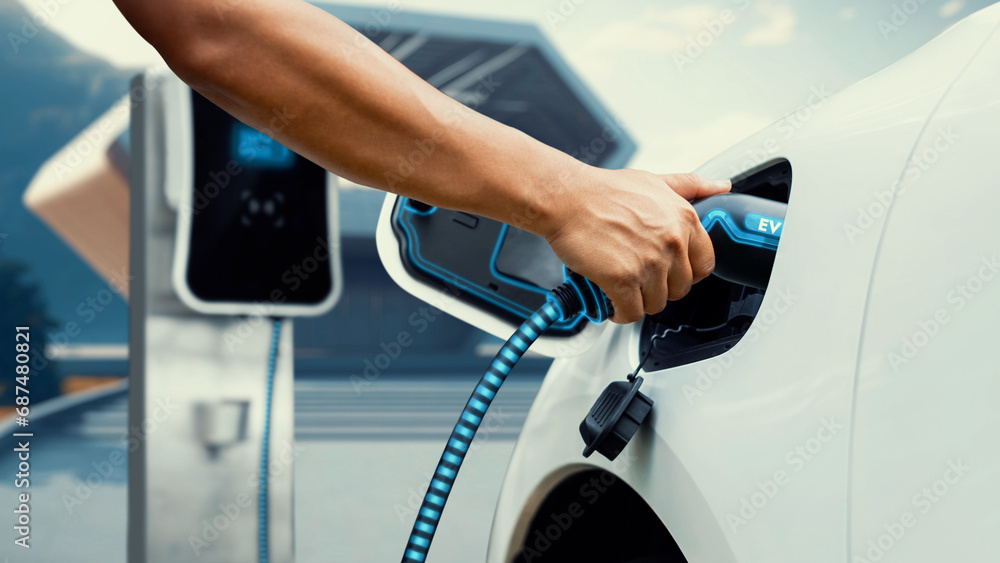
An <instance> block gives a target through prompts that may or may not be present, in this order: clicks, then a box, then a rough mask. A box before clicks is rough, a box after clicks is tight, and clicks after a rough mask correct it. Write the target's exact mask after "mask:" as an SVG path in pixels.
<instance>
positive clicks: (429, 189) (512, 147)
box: [117, 0, 584, 235]
mask: <svg viewBox="0 0 1000 563" xmlns="http://www.w3.org/2000/svg"><path fill="white" fill-rule="evenodd" d="M117 2H118V4H119V7H120V8H121V9H122V12H123V13H124V14H125V16H126V17H127V18H128V19H129V21H130V22H131V23H132V24H133V26H135V27H136V29H138V30H139V31H140V33H142V34H143V35H144V36H145V37H146V39H147V40H149V41H150V43H152V44H153V46H154V47H156V48H157V49H158V50H159V51H160V53H161V54H163V56H164V58H165V59H166V61H167V63H168V64H169V65H171V67H173V68H174V69H175V71H176V72H177V73H178V74H179V75H180V76H181V78H183V79H184V80H185V81H187V82H188V83H189V84H191V85H192V86H193V87H194V88H195V89H197V90H198V91H199V92H201V93H202V94H204V95H205V96H206V97H208V98H209V99H211V100H212V101H214V102H215V103H216V104H218V105H219V106H221V107H222V108H224V109H226V110H227V111H229V112H230V113H232V114H233V115H235V116H236V117H237V118H239V119H241V120H242V121H244V122H246V123H248V124H250V125H253V126H254V127H257V128H258V129H260V130H262V131H264V132H265V133H268V134H269V135H271V136H272V137H274V138H275V139H277V140H278V141H280V142H282V143H283V144H285V145H287V146H289V147H290V148H292V149H293V150H295V151H297V152H299V153H300V154H302V155H303V156H306V157H307V158H309V159H310V160H313V161H314V162H316V163H318V164H320V165H321V166H323V167H325V168H327V169H328V170H331V171H332V172H334V173H336V174H338V175H340V176H342V177H344V178H347V179H349V180H352V181H355V182H358V183H361V184H365V185H369V186H372V187H375V188H379V189H383V190H387V191H391V192H394V193H398V194H400V195H404V196H409V197H414V198H416V199H419V200H421V201H424V202H426V203H428V204H431V205H436V206H441V207H447V208H451V209H458V210H463V211H468V212H471V213H476V214H479V215H484V216H487V217H492V218H494V219H498V220H500V221H504V222H507V223H515V224H518V225H519V226H521V227H523V228H525V229H527V230H529V231H532V232H535V233H537V234H542V235H547V234H549V232H551V230H552V229H553V228H554V226H555V225H556V224H558V223H560V222H561V219H559V218H557V217H555V216H556V215H557V214H558V213H559V212H558V209H559V207H560V206H559V205H558V200H557V196H556V194H557V193H558V191H559V189H560V188H559V185H560V183H563V182H564V181H565V179H566V178H569V177H573V176H575V175H576V174H577V173H578V172H579V171H580V170H581V169H582V168H584V165H582V164H580V163H578V162H577V161H576V160H574V159H572V158H570V157H569V156H567V155H565V154H563V153H561V152H559V151H556V150H555V149H552V148H550V147H547V146H545V145H543V144H542V143H539V142H537V141H535V140H534V139H531V138H530V137H528V136H527V135H524V134H523V133H521V132H519V131H517V130H514V129H512V128H510V127H507V126H504V125H502V124H500V123H497V122H495V121H493V120H491V119H488V118H486V117H484V116H482V115H480V114H478V113H476V112H474V111H472V110H469V109H468V108H466V107H465V106H463V105H461V104H460V103H458V102H456V101H454V100H452V99H451V98H449V97H448V96H446V95H444V94H442V93H441V92H439V91H438V90H437V89H435V88H434V87H432V86H431V85H429V84H427V83H426V82H425V81H423V80H422V79H420V78H419V77H418V76H416V75H414V74H413V73H412V72H410V71H409V70H408V69H406V68H405V67H404V66H403V65H402V64H400V63H399V62H398V61H396V60H395V59H393V58H392V57H391V56H389V55H388V54H387V53H385V52H384V51H383V50H381V49H380V48H378V47H377V46H375V45H374V44H372V43H371V42H370V41H368V39H367V38H365V37H363V36H361V35H360V34H359V33H357V32H356V31H355V30H354V29H352V28H351V27H349V26H347V25H346V24H344V23H343V22H341V21H339V20H337V19H336V18H334V17H332V16H330V15H329V14H327V13H326V12H324V11H322V10H320V9H319V8H316V7H314V6H311V5H309V4H306V3H305V2H289V1H287V0H243V1H242V2H234V3H232V4H228V3H226V2H216V3H213V2H206V1H204V0H174V1H172V2H166V1H161V2H158V3H155V5H154V6H155V7H151V6H148V5H147V3H148V0H117ZM165 12H166V13H169V14H174V15H173V16H170V17H172V18H174V20H176V21H175V22H171V24H170V25H164V24H163V22H162V21H161V20H158V19H154V18H159V16H160V15H162V14H164V13H165ZM177 14H185V15H177ZM171 28H174V29H175V30H176V32H174V31H171ZM192 37H200V39H192Z"/></svg>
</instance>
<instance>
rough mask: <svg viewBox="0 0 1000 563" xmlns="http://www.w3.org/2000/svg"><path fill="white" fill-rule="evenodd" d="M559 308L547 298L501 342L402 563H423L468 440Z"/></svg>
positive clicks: (446, 453) (560, 315)
mask: <svg viewBox="0 0 1000 563" xmlns="http://www.w3.org/2000/svg"><path fill="white" fill-rule="evenodd" d="M561 307H562V306H561V305H560V304H559V303H558V300H557V299H554V298H551V297H550V298H549V300H548V301H546V302H545V305H542V307H541V309H539V310H538V311H537V312H535V313H534V314H533V315H531V317H529V318H528V320H526V321H524V323H522V324H521V326H520V327H519V328H518V329H517V331H516V332H514V334H513V335H512V336H511V337H510V338H509V339H508V340H507V342H504V345H503V346H501V347H500V351H499V352H497V355H496V356H495V357H494V358H493V362H492V363H490V368H489V369H488V370H486V374H484V375H483V377H482V379H480V380H479V384H478V385H476V388H475V390H474V391H473V392H472V396H471V397H469V401H468V402H467V403H465V409H464V410H463V411H462V416H461V417H460V418H459V419H458V423H457V424H455V429H454V430H452V431H451V437H449V439H448V444H447V446H445V448H444V453H443V454H441V460H440V461H439V462H438V466H437V469H436V470H435V471H434V477H433V478H432V479H431V483H430V485H429V486H428V487H427V494H425V495H424V502H423V503H422V504H421V505H420V510H419V512H418V513H417V520H416V522H414V523H413V530H412V531H411V532H410V539H409V541H408V542H407V544H406V551H405V552H404V554H403V563H423V561H424V560H425V559H426V558H427V552H428V551H429V550H430V547H431V540H432V539H434V532H436V531H437V527H438V522H439V521H440V520H441V513H442V511H443V510H444V504H445V502H447V501H448V495H449V494H451V488H452V486H453V485H454V484H455V477H456V476H457V475H458V470H459V469H460V468H461V467H462V462H463V461H464V460H465V454H466V452H468V451H469V445H470V444H472V438H473V437H474V436H475V435H476V431H477V430H479V425H480V424H482V422H483V417H484V416H485V415H486V409H488V408H489V406H490V403H492V402H493V398H494V397H496V393H497V390H499V389H500V386H501V385H502V384H503V382H504V380H505V379H507V374H509V373H510V370H511V368H513V367H514V364H516V363H517V361H518V360H519V359H521V356H523V355H524V353H525V352H526V351H527V350H528V347H529V346H531V344H532V343H533V342H534V341H535V340H536V339H537V338H538V337H539V336H541V334H542V333H543V332H545V330H546V329H548V328H549V327H550V326H551V325H552V324H553V323H555V322H557V321H559V320H562V319H564V314H563V312H562V310H561ZM575 315H576V313H575V312H573V314H572V315H571V316H570V318H572V317H573V316H575Z"/></svg>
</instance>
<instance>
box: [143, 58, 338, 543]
mask: <svg viewBox="0 0 1000 563" xmlns="http://www.w3.org/2000/svg"><path fill="white" fill-rule="evenodd" d="M132 86H133V88H132V91H133V92H142V93H143V96H142V97H141V99H140V97H138V96H136V97H135V102H136V104H135V106H134V109H133V112H132V117H131V165H130V179H129V180H130V185H131V202H130V206H131V209H130V214H131V222H130V242H131V245H130V262H131V265H130V269H131V276H132V281H131V302H130V319H129V321H130V329H129V336H130V341H129V354H130V365H129V379H130V392H129V425H128V428H129V430H128V432H129V435H128V436H129V440H128V443H129V487H128V496H129V499H128V508H129V518H128V522H129V529H128V560H129V561H135V562H139V561H143V562H147V561H148V562H161V561H162V562H167V561H169V562H171V563H176V562H181V561H200V562H221V561H255V560H258V557H260V558H261V560H262V561H264V560H266V561H273V562H290V561H292V560H293V548H294V542H293V537H294V536H293V521H292V520H293V518H292V516H293V505H292V503H293V480H292V475H293V462H294V455H295V454H294V449H293V447H292V446H293V411H294V409H293V402H292V400H293V388H292V387H293V358H292V352H293V345H292V341H293V326H292V322H291V321H290V320H288V319H286V318H285V317H290V316H300V315H318V314H321V313H323V312H325V311H327V310H329V309H330V308H331V307H332V306H333V305H334V304H335V303H336V300H337V298H338V296H339V294H340V288H341V285H342V284H341V266H340V255H339V234H338V221H337V217H338V208H337V190H336V189H335V185H336V178H335V177H334V176H333V175H331V174H329V173H328V172H326V171H325V170H323V169H322V168H320V167H319V166H317V165H315V164H313V163H311V162H309V161H307V160H305V159H304V158H302V157H300V156H298V155H297V154H295V153H293V152H292V151H290V150H289V149H287V148H285V147H283V146H282V145H280V144H278V143H277V142H276V141H274V140H273V139H271V138H270V136H268V135H267V134H266V133H267V132H266V131H263V132H262V131H257V130H255V129H253V128H251V127H248V126H247V125H244V124H242V123H240V122H238V121H237V120H235V119H234V118H232V117H230V116H229V115H228V114H226V113H225V112H224V111H222V110H221V109H219V108H218V107H216V106H215V105H214V104H212V103H211V102H209V101H208V100H206V99H204V98H203V97H201V96H200V95H199V94H197V93H196V92H193V91H192V90H191V89H190V88H188V87H187V86H186V85H184V84H183V83H182V82H181V81H180V80H179V79H178V78H177V77H176V76H173V75H172V74H170V73H159V72H148V73H146V74H144V75H140V76H138V77H136V78H135V79H134V81H133V85H132ZM279 318H282V319H283V320H281V321H280V322H279V321H278V320H277V319H279ZM272 319H274V320H275V322H274V323H272V322H271V321H272ZM262 483H266V487H264V488H262V487H261V484H262ZM163 515H169V518H166V517H164V516H163Z"/></svg>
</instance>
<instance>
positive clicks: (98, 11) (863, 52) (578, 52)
mask: <svg viewBox="0 0 1000 563" xmlns="http://www.w3.org/2000/svg"><path fill="white" fill-rule="evenodd" d="M17 1H19V2H21V3H22V4H23V5H25V6H26V7H27V8H28V9H29V11H32V12H34V11H37V10H39V9H40V8H39V6H41V5H42V0H17ZM57 1H58V4H59V6H60V9H59V11H58V12H57V13H56V14H55V15H54V16H53V17H51V18H49V23H48V24H47V25H48V27H49V29H51V30H52V31H55V32H56V33H59V34H61V35H62V36H63V37H65V38H66V39H67V40H68V41H69V42H70V43H72V44H74V45H76V46H78V47H79V48H80V49H82V50H84V51H87V52H89V53H91V54H94V55H97V56H99V57H102V58H104V59H106V60H108V61H109V62H111V63H112V64H114V65H116V66H118V67H122V68H139V67H144V66H150V65H153V64H156V63H157V62H158V61H159V57H158V55H157V54H156V52H155V50H153V49H152V47H150V46H149V45H148V44H147V43H145V41H143V40H142V38H141V37H139V36H138V35H137V34H136V33H135V32H134V31H133V30H132V29H131V27H129V25H128V23H127V22H126V21H125V20H124V18H123V17H122V16H121V15H120V14H119V13H118V11H117V9H116V8H115V6H114V4H113V3H112V2H111V0H57ZM216 1H223V0H216ZM288 1H289V2H291V1H298V0H288ZM49 3H50V5H51V4H52V2H51V0H50V2H49ZM992 3H993V1H992V0H857V1H855V0H825V1H821V2H817V1H816V0H811V1H810V0H711V1H702V2H698V1H667V0H660V1H648V0H475V1H469V0H360V1H356V2H351V4H354V5H362V6H370V7H371V8H372V10H379V9H385V8H390V7H391V8H393V9H396V6H397V5H398V6H400V7H401V8H402V9H403V10H406V11H414V12H425V13H441V14H449V15H459V16H470V17H479V18H491V19H503V20H513V21H521V22H531V23H534V24H536V25H537V26H538V27H540V28H541V29H542V30H543V32H544V33H545V34H546V35H547V36H548V37H549V38H550V39H551V40H552V41H553V43H555V45H556V46H557V48H558V49H559V50H560V51H561V53H562V54H563V56H564V57H565V58H566V59H567V60H568V61H569V64H570V66H571V67H572V68H573V69H574V70H575V71H576V72H577V73H578V74H580V76H581V77H582V78H583V80H584V82H585V83H586V84H588V85H589V86H590V87H591V88H592V89H593V90H595V92H596V93H597V95H598V97H599V98H600V99H601V100H602V101H603V102H604V103H605V104H606V105H607V106H608V107H609V108H610V109H611V111H612V113H614V114H615V115H617V116H618V117H619V118H620V119H621V120H622V122H623V123H624V124H625V127H626V129H628V130H629V131H630V132H631V133H632V135H633V137H634V138H635V139H636V140H637V142H638V144H639V152H638V153H637V155H636V157H635V158H634V159H633V161H632V162H631V163H630V166H631V167H635V168H643V169H648V170H653V171H655V172H659V173H668V172H685V171H690V170H693V169H695V168H696V167H697V166H699V165H700V164H701V163H703V162H704V161H706V160H708V159H709V158H711V157H712V156H714V155H715V154H717V153H719V152H721V151H723V150H725V149H726V148H727V147H729V146H731V145H733V144H735V143H736V142H738V141H740V140H741V139H743V138H745V137H747V136H749V135H750V134H752V133H754V132H755V131H757V130H759V129H761V128H763V127H765V126H767V125H768V124H770V123H773V122H774V121H776V120H778V119H780V118H781V117H782V116H784V115H786V114H788V113H790V112H792V111H794V110H796V109H797V108H799V107H801V106H803V105H805V104H806V103H808V101H809V98H810V96H812V95H813V93H814V92H816V91H825V92H835V91H838V90H841V89H843V88H845V87H847V86H849V85H850V84H852V83H853V82H856V81H857V80H860V79H862V78H864V77H866V76H868V75H870V74H872V73H874V72H876V71H878V70H879V69H881V68H883V67H885V66H887V65H888V64H891V63H892V62H894V61H896V60H898V59H899V58H901V57H903V56H905V55H907V54H908V53H910V52H912V51H913V50H915V49H916V48H918V47H919V46H920V45H922V44H924V43H926V42H927V41H928V40H930V39H932V38H933V37H934V36H936V35H938V34H939V33H941V32H942V31H943V30H945V29H946V28H947V27H949V26H950V25H952V24H953V23H955V22H957V21H959V20H960V19H962V18H963V17H965V16H967V15H969V14H971V13H973V12H974V11H976V10H978V9H980V8H983V7H985V6H988V5H990V4H992Z"/></svg>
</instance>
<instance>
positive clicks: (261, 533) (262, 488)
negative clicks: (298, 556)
mask: <svg viewBox="0 0 1000 563" xmlns="http://www.w3.org/2000/svg"><path fill="white" fill-rule="evenodd" d="M280 341H281V319H274V329H273V330H272V332H271V351H270V353H269V354H268V358H267V384H266V391H265V396H264V430H263V432H262V433H261V445H260V471H259V472H258V473H259V479H260V480H259V481H258V483H257V491H258V500H257V514H258V518H259V520H258V527H257V536H258V541H259V557H258V558H259V559H260V563H267V561H268V559H267V554H268V536H267V528H268V525H267V507H268V504H267V482H268V466H269V465H270V460H269V457H270V456H269V453H270V443H269V442H270V440H271V402H272V398H273V395H274V372H275V370H276V369H277V361H278V343H279V342H280Z"/></svg>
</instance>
